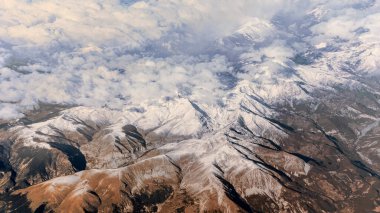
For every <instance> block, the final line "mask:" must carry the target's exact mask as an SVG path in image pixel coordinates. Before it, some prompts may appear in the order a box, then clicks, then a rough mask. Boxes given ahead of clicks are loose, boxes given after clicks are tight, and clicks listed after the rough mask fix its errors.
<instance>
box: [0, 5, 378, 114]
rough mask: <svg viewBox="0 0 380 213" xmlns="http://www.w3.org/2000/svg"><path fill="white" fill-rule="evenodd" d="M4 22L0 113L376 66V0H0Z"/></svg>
mask: <svg viewBox="0 0 380 213" xmlns="http://www.w3.org/2000/svg"><path fill="white" fill-rule="evenodd" d="M0 26H1V28H0V118H3V119H9V118H14V117H20V116H22V114H21V112H22V111H23V110H25V109H27V108H30V107H32V106H34V105H36V104H38V102H48V103H61V104H78V105H89V106H108V107H111V108H116V109H122V108H124V107H125V106H130V105H138V104H139V103H141V102H147V101H148V102H152V103H154V102H155V100H157V99H159V98H169V99H170V98H175V97H178V96H181V97H187V98H189V99H192V100H194V101H197V102H200V103H204V104H220V102H221V101H222V98H223V97H224V94H225V93H226V91H228V90H230V89H233V88H234V87H235V86H236V85H238V84H239V82H241V81H243V80H244V81H249V82H251V83H252V84H253V85H255V86H256V87H257V90H258V93H260V92H261V93H262V94H263V95H264V96H266V97H267V98H269V99H278V98H279V97H283V96H284V95H286V94H283V91H282V90H283V88H282V85H287V87H292V85H296V84H295V83H294V82H299V81H307V82H306V83H308V84H312V85H314V86H315V85H319V84H322V83H325V82H326V81H331V82H332V83H333V82H334V81H339V79H338V80H337V79H336V78H335V80H334V77H337V76H338V77H339V75H341V74H342V73H341V71H342V66H343V65H346V64H347V62H350V63H352V67H353V69H355V72H356V71H357V72H359V73H360V74H365V73H366V74H377V73H380V72H379V66H380V62H379V58H380V41H379V38H378V35H379V34H380V32H379V31H380V5H379V3H378V2H377V1H374V0H350V1H348V0H347V1H327V0H307V1H305V0H302V1H301V0H273V1H259V0H240V1H237V2H233V1H229V0H202V1H201V0H165V1H156V0H146V1H133V0H121V1H117V0H110V1H100V0H83V1H73V0H67V1H58V0H51V1H47V0H29V1H26V0H0ZM309 68H310V69H309ZM299 76H302V79H300V78H299ZM294 90H296V89H294ZM295 92H296V94H297V95H299V96H302V94H301V92H302V91H298V93H297V91H295ZM293 95H294V94H293Z"/></svg>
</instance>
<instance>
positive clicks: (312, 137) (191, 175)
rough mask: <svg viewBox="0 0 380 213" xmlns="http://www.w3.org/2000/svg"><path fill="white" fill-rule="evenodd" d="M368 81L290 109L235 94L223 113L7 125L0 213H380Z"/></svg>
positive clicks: (200, 110) (373, 92)
mask: <svg viewBox="0 0 380 213" xmlns="http://www.w3.org/2000/svg"><path fill="white" fill-rule="evenodd" d="M363 80H364V79H363ZM365 80H366V81H365V82H366V83H365V84H364V83H363V84H362V86H361V87H360V88H355V89H347V88H341V87H339V86H336V88H334V90H335V91H340V92H339V93H338V92H335V93H331V90H330V89H328V90H326V91H324V90H318V91H315V92H314V93H313V94H312V95H311V96H310V98H309V99H308V100H303V101H294V102H291V104H290V103H286V102H284V103H276V104H273V103H270V102H266V100H265V99H263V98H262V97H260V96H258V95H257V94H255V93H254V90H253V89H252V87H251V86H250V85H249V84H242V85H239V86H238V87H237V88H236V89H235V90H233V91H232V92H231V94H229V98H228V101H227V103H228V105H226V106H224V107H223V108H211V107H208V106H202V105H198V104H197V103H195V102H192V101H189V100H187V99H181V98H179V99H177V100H171V101H163V102H162V103H161V105H158V106H154V107H149V106H146V107H145V108H144V110H136V109H134V110H126V111H124V112H120V111H111V110H107V109H97V108H86V107H72V108H69V109H66V110H62V109H61V108H58V109H55V108H54V107H52V110H50V111H52V112H51V113H50V114H49V113H48V114H47V115H46V111H48V110H47V109H42V108H41V109H40V110H36V111H34V112H31V113H30V114H29V115H27V116H26V118H25V119H23V120H19V121H18V122H13V123H8V125H5V124H4V125H2V129H1V134H0V135H1V152H2V155H1V157H2V158H1V161H0V162H1V171H2V172H1V181H0V183H1V193H2V195H1V196H2V197H1V198H2V200H3V201H2V207H1V208H2V210H4V211H19V212H21V211H22V212H24V211H35V212H49V211H54V212H95V211H100V212H110V211H115V212H175V211H177V212H205V211H206V212H212V211H222V212H369V211H375V212H376V211H379V208H378V206H379V205H380V199H379V196H380V194H379V190H380V175H379V174H380V168H379V164H378V162H380V159H379V154H378V150H379V148H380V145H379V143H378V141H379V130H380V129H379V125H378V124H379V118H380V115H379V114H380V104H379V101H378V100H379V93H377V91H380V90H379V88H378V84H377V83H378V81H377V80H376V79H371V80H369V79H365ZM342 87H343V86H342ZM53 109H55V110H56V111H54V110H53ZM42 112H43V114H41V113H42ZM29 117H30V118H29Z"/></svg>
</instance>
